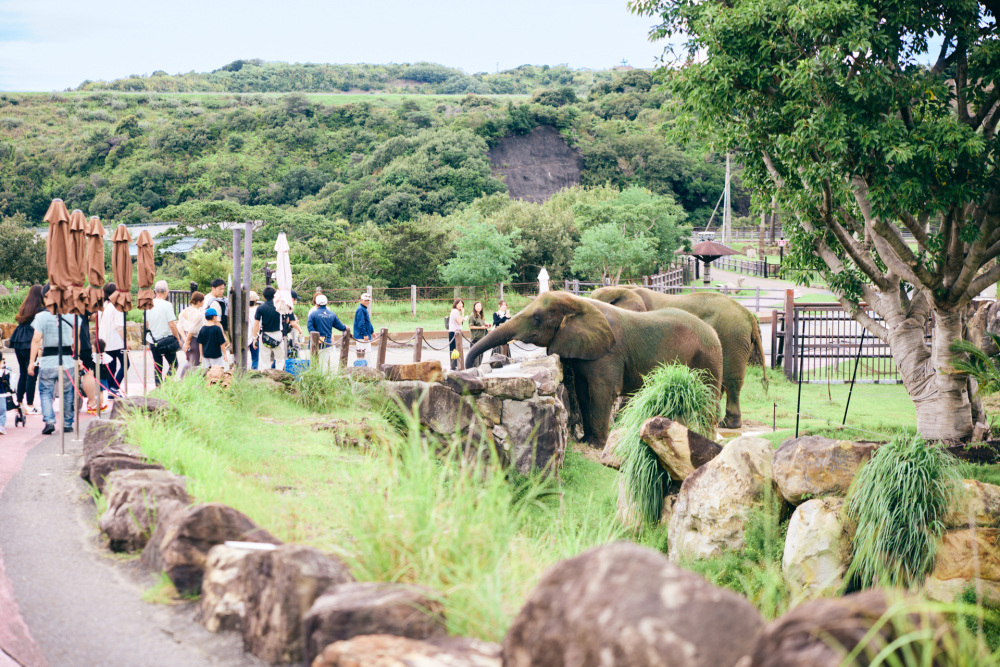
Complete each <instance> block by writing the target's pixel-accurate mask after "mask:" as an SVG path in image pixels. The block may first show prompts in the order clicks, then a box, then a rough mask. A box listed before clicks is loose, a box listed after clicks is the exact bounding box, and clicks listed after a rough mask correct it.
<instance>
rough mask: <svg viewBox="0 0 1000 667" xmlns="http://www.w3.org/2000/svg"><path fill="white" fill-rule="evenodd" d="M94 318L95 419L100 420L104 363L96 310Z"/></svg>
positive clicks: (102, 401) (99, 320) (99, 319)
mask: <svg viewBox="0 0 1000 667" xmlns="http://www.w3.org/2000/svg"><path fill="white" fill-rule="evenodd" d="M94 317H96V318H97V323H96V324H95V325H94V340H95V341H96V348H97V363H96V364H94V366H95V367H96V368H97V418H98V419H100V418H101V408H103V407H104V390H103V389H101V364H103V363H104V350H102V349H101V311H100V310H98V311H97V312H95V313H94Z"/></svg>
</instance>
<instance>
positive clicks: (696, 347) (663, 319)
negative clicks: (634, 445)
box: [467, 292, 722, 447]
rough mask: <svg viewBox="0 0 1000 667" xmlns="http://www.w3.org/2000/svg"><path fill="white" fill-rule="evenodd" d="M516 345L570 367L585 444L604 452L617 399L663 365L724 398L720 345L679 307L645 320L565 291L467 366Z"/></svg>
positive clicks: (546, 298) (538, 302) (545, 299)
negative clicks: (700, 380) (678, 367)
mask: <svg viewBox="0 0 1000 667" xmlns="http://www.w3.org/2000/svg"><path fill="white" fill-rule="evenodd" d="M512 340H519V341H523V342H525V343H532V344H534V345H538V346H542V347H546V348H548V352H549V353H550V354H552V353H554V354H558V355H559V357H560V358H561V359H562V360H563V363H564V364H567V365H569V366H570V369H571V370H572V377H573V378H574V380H573V382H574V389H575V392H576V397H577V400H578V401H579V406H580V415H581V418H582V420H583V430H584V439H585V440H587V441H588V442H590V444H592V445H594V446H597V447H603V446H604V443H605V441H606V440H607V437H608V429H609V428H610V422H611V411H612V409H613V406H614V402H615V399H616V398H617V397H618V396H619V395H628V394H631V393H632V392H634V391H636V390H637V389H639V387H641V386H642V378H643V376H644V375H645V374H646V373H648V372H650V371H652V370H653V369H654V368H656V367H657V366H659V365H660V364H669V363H673V362H678V363H681V364H684V365H686V366H688V367H689V368H693V369H697V370H703V371H706V382H707V383H708V384H709V386H711V388H712V390H713V391H714V392H715V396H716V397H718V396H721V377H722V346H721V344H720V343H719V338H718V336H717V335H716V334H715V331H713V330H712V327H710V326H708V325H707V324H705V323H704V322H702V321H701V320H699V319H698V318H697V317H694V316H693V315H691V314H690V313H686V312H684V311H682V310H678V309H676V308H665V309H660V310H657V311H654V312H648V313H641V312H633V311H630V310H623V309H621V308H616V307H614V306H610V305H608V304H605V303H601V302H599V301H594V300H593V299H584V298H580V297H577V296H573V295H572V294H567V293H565V292H546V293H545V294H542V295H541V296H539V297H537V298H536V299H535V300H534V301H532V302H531V303H529V304H528V305H527V307H525V309H524V310H522V311H521V312H519V313H518V314H517V315H515V316H514V317H513V318H511V319H510V320H509V321H507V322H505V323H504V324H501V325H500V326H499V327H497V328H496V329H494V330H493V331H491V332H490V333H489V334H487V335H486V337H485V338H483V339H481V340H480V341H478V342H477V343H476V344H475V345H473V346H472V347H471V348H470V349H469V353H468V357H467V358H468V362H467V363H471V362H472V360H473V359H475V357H476V356H477V355H479V354H482V353H483V351H484V350H488V349H490V348H492V347H497V346H499V345H506V344H507V343H509V342H510V341H512Z"/></svg>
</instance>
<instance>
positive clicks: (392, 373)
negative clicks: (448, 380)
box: [382, 361, 444, 382]
mask: <svg viewBox="0 0 1000 667" xmlns="http://www.w3.org/2000/svg"><path fill="white" fill-rule="evenodd" d="M382 370H384V371H385V376H386V379H388V380H389V381H390V382H401V381H404V380H418V381H420V382H441V381H442V380H443V379H444V371H443V370H442V369H441V362H440V361H417V362H414V363H412V364H396V365H392V366H390V365H388V364H387V365H385V366H383V367H382Z"/></svg>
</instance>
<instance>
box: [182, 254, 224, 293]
mask: <svg viewBox="0 0 1000 667" xmlns="http://www.w3.org/2000/svg"><path fill="white" fill-rule="evenodd" d="M232 270H233V265H232V260H231V259H227V258H226V256H225V255H224V254H223V253H222V251H221V250H201V249H200V248H195V249H194V250H192V251H191V252H189V253H188V254H187V278H188V280H190V281H192V282H196V283H198V289H199V290H201V292H203V293H205V294H208V290H210V289H211V285H212V281H213V280H215V279H216V278H221V279H223V280H225V279H226V276H227V275H229V274H230V273H232Z"/></svg>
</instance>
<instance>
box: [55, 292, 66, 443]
mask: <svg viewBox="0 0 1000 667" xmlns="http://www.w3.org/2000/svg"><path fill="white" fill-rule="evenodd" d="M56 317H57V318H58V322H57V326H56V329H58V331H59V414H60V415H61V416H62V424H61V425H60V426H59V451H60V452H61V453H62V454H66V400H65V399H64V398H63V395H64V394H65V392H66V373H65V369H64V368H63V353H62V349H63V335H62V325H63V321H62V313H60V312H59V308H56Z"/></svg>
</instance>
